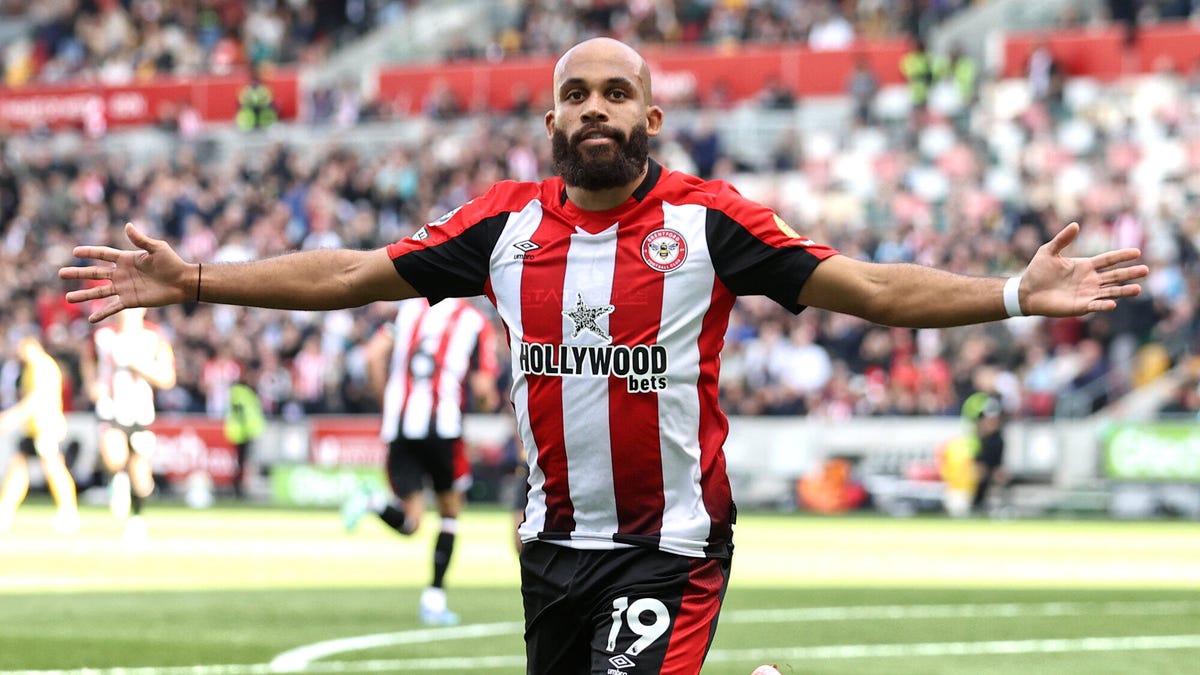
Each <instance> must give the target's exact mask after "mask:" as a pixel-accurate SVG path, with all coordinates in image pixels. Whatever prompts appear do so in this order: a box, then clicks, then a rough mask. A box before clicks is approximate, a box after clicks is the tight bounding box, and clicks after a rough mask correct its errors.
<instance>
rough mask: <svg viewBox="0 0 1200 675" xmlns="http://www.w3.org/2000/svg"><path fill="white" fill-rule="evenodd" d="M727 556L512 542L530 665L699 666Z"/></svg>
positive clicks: (642, 672)
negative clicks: (517, 547) (517, 555)
mask: <svg viewBox="0 0 1200 675" xmlns="http://www.w3.org/2000/svg"><path fill="white" fill-rule="evenodd" d="M729 566H730V560H729V559H728V558H723V559H722V558H688V557H685V556H680V555H675V554H672V553H664V552H662V551H658V550H654V549H646V548H626V549H617V550H613V551H590V550H579V549H573V548H567V547H565V546H559V545H557V544H552V543H548V542H540V541H535V542H529V543H527V544H525V547H524V549H523V550H522V552H521V595H522V597H523V599H524V602H525V653H526V659H527V663H528V666H527V672H528V673H530V675H534V674H537V675H541V674H543V673H555V675H560V674H561V675H610V674H612V673H624V674H627V675H650V674H652V673H653V674H657V673H660V672H670V673H699V672H700V667H701V666H702V665H703V664H704V657H705V656H706V655H707V654H708V648H709V645H711V644H712V638H713V635H714V634H715V633H716V630H717V615H718V613H719V612H720V611H721V602H722V601H723V600H724V598H725V589H726V588H727V587H728V585H729Z"/></svg>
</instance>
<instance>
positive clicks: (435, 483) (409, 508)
mask: <svg viewBox="0 0 1200 675" xmlns="http://www.w3.org/2000/svg"><path fill="white" fill-rule="evenodd" d="M497 367H498V366H497V363H496V344H495V335H494V331H493V329H492V324H491V322H490V321H489V320H488V318H487V317H486V316H485V315H484V314H483V312H480V311H479V310H478V309H476V308H475V307H473V306H472V305H471V303H469V302H467V301H465V300H459V299H452V300H447V301H445V302H440V303H438V304H437V305H434V306H432V307H431V306H430V305H429V302H428V301H426V300H425V299H424V298H415V299H412V300H405V301H404V302H401V303H398V305H397V311H396V319H395V322H394V323H393V324H390V325H387V326H384V327H383V328H381V329H380V330H379V331H377V332H376V333H375V335H374V336H373V337H372V338H371V340H370V341H369V342H368V343H367V368H368V370H367V374H368V381H369V384H370V386H371V388H372V390H373V391H374V392H375V394H376V395H377V396H378V397H379V398H380V400H381V401H382V402H383V423H382V426H381V429H380V437H381V438H382V439H383V441H384V442H385V443H387V444H388V453H387V477H388V481H389V483H390V484H391V487H392V494H390V495H387V494H382V493H357V494H355V495H352V496H351V498H350V499H349V500H347V502H346V504H345V505H344V506H343V509H342V518H343V522H344V524H345V526H346V529H347V530H351V531H352V530H353V529H354V528H355V527H357V525H358V522H359V521H360V520H361V519H362V517H363V515H364V514H366V513H367V512H373V513H375V514H377V515H378V516H379V518H380V519H381V520H383V522H384V523H386V524H387V526H388V527H390V528H392V529H393V530H395V531H396V532H399V533H400V534H402V535H405V536H408V535H411V534H413V533H414V532H416V531H417V528H418V527H419V526H420V524H421V516H422V515H423V514H424V512H425V492H424V489H425V479H426V477H428V479H429V482H430V484H431V485H432V487H433V491H434V495H435V498H436V500H437V510H438V515H440V516H441V530H440V532H439V534H438V537H437V543H436V544H435V545H434V550H433V580H432V582H431V583H430V585H429V587H428V588H426V589H425V590H424V591H423V592H422V593H421V607H420V614H419V616H420V619H421V622H422V623H425V624H427V625H450V624H456V623H458V620H459V619H458V615H456V614H455V613H454V612H452V611H450V609H449V608H448V607H447V602H446V591H445V587H444V584H445V579H446V569H447V568H448V567H449V565H450V558H451V556H452V554H453V553H454V540H455V536H456V535H457V532H458V520H457V519H458V514H459V513H460V512H461V511H462V507H463V503H464V494H465V492H466V490H467V488H469V487H470V486H471V468H470V464H469V463H468V461H467V457H466V455H465V453H464V450H463V441H462V425H463V410H464V408H465V407H466V405H467V401H466V398H465V394H466V392H468V391H469V392H470V393H471V394H472V395H474V396H475V397H476V399H477V400H478V401H479V407H478V409H481V410H488V411H490V410H493V409H494V408H495V407H496V403H497V401H498V400H499V393H498V392H497V390H496V375H497Z"/></svg>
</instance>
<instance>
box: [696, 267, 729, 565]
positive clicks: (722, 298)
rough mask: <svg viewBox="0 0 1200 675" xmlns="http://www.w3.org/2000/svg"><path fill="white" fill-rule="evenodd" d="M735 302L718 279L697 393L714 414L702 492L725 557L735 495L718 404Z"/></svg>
mask: <svg viewBox="0 0 1200 675" xmlns="http://www.w3.org/2000/svg"><path fill="white" fill-rule="evenodd" d="M735 299H736V298H735V297H734V295H733V293H730V292H729V290H728V289H726V288H725V285H724V284H722V283H721V281H720V280H719V279H714V281H713V291H712V299H711V300H710V301H709V307H708V312H706V313H705V315H704V323H703V325H702V326H701V329H700V341H699V345H698V347H699V349H700V378H699V380H698V381H697V383H696V389H697V393H698V394H699V396H700V410H703V411H709V412H710V413H711V414H707V415H704V414H702V415H700V491H701V494H703V495H704V508H705V510H706V511H708V517H709V519H710V521H711V526H710V528H711V529H710V530H709V533H708V541H709V542H710V543H713V542H717V547H718V548H720V549H722V550H721V551H720V552H721V553H724V547H726V546H727V545H728V543H729V542H730V541H731V540H732V538H733V523H732V522H730V521H731V518H732V515H733V514H732V513H731V512H730V510H731V506H730V504H732V503H733V495H732V492H731V490H730V488H729V474H728V473H727V472H726V470H725V453H724V451H723V450H722V447H723V446H724V444H725V439H726V438H727V437H728V436H729V420H728V419H727V418H726V417H725V413H724V412H722V411H721V407H720V405H719V403H718V396H719V392H718V386H717V381H718V378H719V374H720V372H719V371H720V353H721V349H722V347H724V346H725V330H726V329H727V328H728V327H729V313H730V312H731V311H732V310H733V303H734V300H735ZM712 552H713V553H716V552H717V551H712Z"/></svg>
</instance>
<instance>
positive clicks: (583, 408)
mask: <svg viewBox="0 0 1200 675" xmlns="http://www.w3.org/2000/svg"><path fill="white" fill-rule="evenodd" d="M616 264H617V226H616V224H615V223H614V224H613V225H612V226H611V227H609V228H608V229H607V230H605V231H603V232H600V233H598V234H589V233H587V232H585V231H583V230H580V229H577V230H576V231H575V234H572V235H571V248H570V250H569V251H568V252H567V271H566V282H565V285H564V287H563V292H562V305H563V306H562V309H563V310H564V311H565V310H567V309H568V308H570V307H574V306H575V303H576V302H577V301H578V299H579V297H582V298H583V301H584V302H585V303H587V304H588V306H590V307H596V306H600V305H607V304H610V301H611V300H612V288H613V277H614V276H615V272H616ZM562 321H563V324H562V326H563V334H562V344H576V345H602V344H605V341H604V340H603V339H602V338H600V337H599V336H596V335H593V334H591V333H589V332H586V331H585V332H583V333H580V334H579V336H578V337H575V338H572V337H571V333H572V331H573V330H574V323H573V322H572V321H571V320H570V319H569V318H567V317H566V316H563V317H562ZM598 322H599V324H600V326H601V328H603V329H604V331H605V333H611V331H609V329H608V317H607V316H604V317H600V318H599V319H598ZM608 387H609V380H608V378H607V377H564V378H562V399H563V400H562V402H563V440H564V442H565V443H566V450H567V479H568V484H569V485H570V495H571V504H572V506H574V508H575V530H576V532H588V533H595V532H603V533H612V532H615V531H616V523H617V503H616V501H617V499H616V493H615V492H614V490H613V487H612V481H608V484H607V485H605V484H604V482H602V481H597V480H596V477H597V476H611V475H613V465H612V452H611V451H609V452H605V451H604V450H608V449H609V446H610V444H609V443H608V439H610V438H611V437H612V435H611V432H610V429H609V425H610V424H611V422H610V420H609V405H608V403H609V402H608Z"/></svg>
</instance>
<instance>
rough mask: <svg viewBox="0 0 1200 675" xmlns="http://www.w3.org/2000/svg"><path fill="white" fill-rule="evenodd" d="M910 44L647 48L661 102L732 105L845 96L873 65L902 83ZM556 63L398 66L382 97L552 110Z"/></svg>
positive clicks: (386, 73) (416, 107)
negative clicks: (782, 94)
mask: <svg viewBox="0 0 1200 675" xmlns="http://www.w3.org/2000/svg"><path fill="white" fill-rule="evenodd" d="M908 49H909V43H908V41H907V40H903V39H899V40H885V41H879V42H870V43H863V44H859V45H856V46H855V47H853V48H851V49H845V50H836V51H812V50H811V49H808V48H807V47H802V46H796V45H776V46H741V47H735V48H729V49H713V48H709V47H672V48H669V49H668V48H657V49H655V48H647V49H645V50H644V51H643V53H644V55H645V57H646V61H647V63H649V65H650V70H651V73H652V75H653V79H654V96H655V99H657V100H659V101H660V102H672V101H680V100H688V99H693V98H700V99H707V98H709V97H710V96H713V95H714V94H716V93H717V92H721V93H722V95H724V96H727V97H728V98H729V99H731V100H736V99H742V98H747V97H750V96H754V95H755V94H757V93H758V92H759V91H761V90H762V89H763V87H764V86H765V85H766V84H767V83H768V82H769V81H772V80H776V79H777V80H779V81H781V82H782V83H783V84H784V85H785V86H787V87H788V88H789V89H791V90H792V91H793V92H794V93H796V94H797V95H798V96H811V95H831V94H843V93H845V92H846V88H847V85H848V83H849V79H850V74H851V73H852V72H853V68H854V64H855V62H856V61H857V60H858V59H860V58H863V59H866V61H867V63H868V64H869V65H870V67H871V69H872V70H873V72H874V73H875V76H876V77H877V78H879V81H880V82H881V83H883V84H894V83H899V82H902V81H903V79H902V76H901V74H900V58H901V57H902V56H903V55H904V53H905V52H906V51H908ZM553 73H554V59H552V58H522V59H513V60H509V61H504V62H501V63H490V62H484V61H472V62H466V63H442V64H429V65H422V66H397V67H393V68H385V69H383V70H381V71H380V73H379V88H378V95H379V97H380V99H382V100H384V101H388V102H390V103H391V104H393V105H394V106H395V107H396V108H397V109H398V110H400V111H401V112H405V113H416V112H419V111H420V110H421V108H422V105H423V104H424V102H425V101H426V99H428V98H429V97H430V95H431V94H432V93H433V92H435V91H438V90H439V89H441V88H445V89H448V90H449V91H450V92H451V93H452V94H453V95H454V98H455V99H456V100H457V101H458V103H459V105H460V107H462V108H463V109H466V110H478V109H492V110H507V109H509V108H511V107H512V103H513V100H514V98H515V97H516V96H517V95H518V93H520V92H526V93H528V95H529V96H530V97H531V100H532V101H533V105H534V110H546V109H549V107H550V98H549V96H550V83H551V80H552V78H553Z"/></svg>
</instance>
